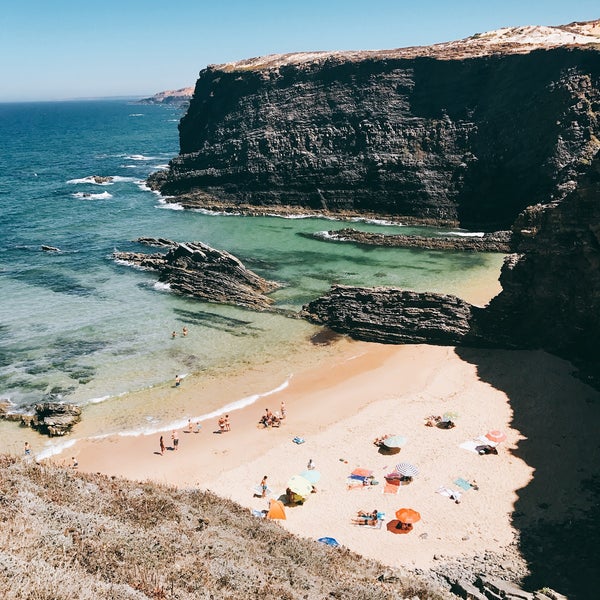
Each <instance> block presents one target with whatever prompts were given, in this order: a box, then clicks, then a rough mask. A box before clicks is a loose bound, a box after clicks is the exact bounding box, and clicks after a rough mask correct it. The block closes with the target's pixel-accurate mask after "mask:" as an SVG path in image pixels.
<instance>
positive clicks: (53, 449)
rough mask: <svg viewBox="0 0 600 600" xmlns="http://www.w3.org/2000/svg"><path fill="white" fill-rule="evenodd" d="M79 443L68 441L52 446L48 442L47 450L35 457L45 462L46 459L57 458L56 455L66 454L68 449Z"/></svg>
mask: <svg viewBox="0 0 600 600" xmlns="http://www.w3.org/2000/svg"><path fill="white" fill-rule="evenodd" d="M76 443H77V440H67V441H63V442H59V443H54V444H52V443H51V442H48V444H51V445H49V446H48V447H47V448H46V449H45V450H42V451H41V452H39V453H38V454H36V455H35V458H36V459H37V460H43V459H45V458H50V457H51V456H55V455H56V454H60V453H61V452H64V451H65V450H66V449H67V448H71V446H74V445H75V444H76Z"/></svg>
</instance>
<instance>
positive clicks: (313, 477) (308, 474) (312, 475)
mask: <svg viewBox="0 0 600 600" xmlns="http://www.w3.org/2000/svg"><path fill="white" fill-rule="evenodd" d="M300 477H304V479H306V480H307V481H310V482H311V483H317V481H319V479H321V473H319V471H315V470H314V469H311V470H310V471H304V472H302V473H300Z"/></svg>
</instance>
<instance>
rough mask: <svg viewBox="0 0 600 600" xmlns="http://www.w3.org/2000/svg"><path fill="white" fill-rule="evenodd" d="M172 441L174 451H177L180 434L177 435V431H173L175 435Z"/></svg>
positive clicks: (172, 435)
mask: <svg viewBox="0 0 600 600" xmlns="http://www.w3.org/2000/svg"><path fill="white" fill-rule="evenodd" d="M171 440H173V450H177V448H178V447H179V433H177V430H176V429H173V433H172V434H171Z"/></svg>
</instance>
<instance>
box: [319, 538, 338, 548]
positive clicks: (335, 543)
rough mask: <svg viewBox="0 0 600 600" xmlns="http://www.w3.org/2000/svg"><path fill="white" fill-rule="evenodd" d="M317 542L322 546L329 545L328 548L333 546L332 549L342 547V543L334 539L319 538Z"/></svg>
mask: <svg viewBox="0 0 600 600" xmlns="http://www.w3.org/2000/svg"><path fill="white" fill-rule="evenodd" d="M317 541H318V542H321V544H327V545H328V546H331V547H332V548H337V547H338V546H339V545H340V543H339V542H338V541H337V540H336V539H335V538H332V537H322V538H319V539H318V540H317Z"/></svg>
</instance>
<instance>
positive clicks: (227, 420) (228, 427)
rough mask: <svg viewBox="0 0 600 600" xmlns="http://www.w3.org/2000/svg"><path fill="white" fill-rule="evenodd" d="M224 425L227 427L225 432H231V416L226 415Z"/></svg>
mask: <svg viewBox="0 0 600 600" xmlns="http://www.w3.org/2000/svg"><path fill="white" fill-rule="evenodd" d="M224 425H225V431H231V423H230V422H229V415H225V420H224Z"/></svg>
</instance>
